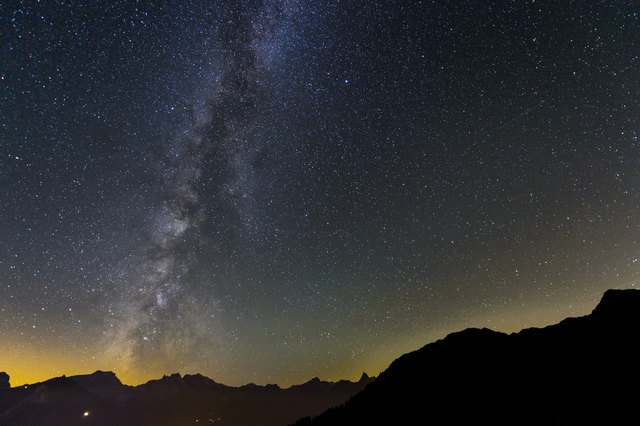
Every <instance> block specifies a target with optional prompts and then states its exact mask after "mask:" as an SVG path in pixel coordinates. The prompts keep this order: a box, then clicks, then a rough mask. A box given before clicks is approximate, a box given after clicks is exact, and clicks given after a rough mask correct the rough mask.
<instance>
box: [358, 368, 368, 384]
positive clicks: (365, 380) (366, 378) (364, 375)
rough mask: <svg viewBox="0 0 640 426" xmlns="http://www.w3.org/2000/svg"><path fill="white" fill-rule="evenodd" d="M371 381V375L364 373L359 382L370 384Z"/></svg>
mask: <svg viewBox="0 0 640 426" xmlns="http://www.w3.org/2000/svg"><path fill="white" fill-rule="evenodd" d="M369 381H371V377H369V375H368V374H367V373H365V372H364V371H363V372H362V376H360V380H358V382H359V383H362V382H369Z"/></svg>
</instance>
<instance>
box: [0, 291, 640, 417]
mask: <svg viewBox="0 0 640 426" xmlns="http://www.w3.org/2000/svg"><path fill="white" fill-rule="evenodd" d="M345 401H347V402H346V403H345ZM340 404H343V405H340ZM330 407H333V408H330ZM324 410H326V411H324ZM323 411H324V412H323ZM320 413H321V414H320ZM298 419H301V420H298ZM296 420H298V421H297V423H295V425H296V426H329V425H331V426H340V425H444V424H446V425H470V424H481V425H484V424H487V425H640V291H638V290H609V291H607V292H606V293H605V294H604V296H603V298H602V300H601V302H600V303H599V304H598V306H597V307H596V308H595V309H594V311H593V312H592V313H591V314H590V315H587V316H584V317H580V318H568V319H565V320H564V321H562V322H560V323H559V324H556V325H552V326H549V327H545V328H542V329H538V328H530V329H526V330H522V331H520V332H519V333H512V334H509V335H508V334H504V333H499V332H495V331H492V330H489V329H486V328H485V329H467V330H464V331H461V332H459V333H453V334H450V335H449V336H447V337H446V338H444V339H442V340H438V341H437V342H434V343H430V344H428V345H426V346H424V347H423V348H421V349H418V350H417V351H414V352H411V353H409V354H406V355H403V356H401V357H400V358H398V359H397V360H395V361H394V362H393V363H392V364H391V365H390V366H389V368H388V369H387V370H386V371H384V372H383V373H381V374H380V376H379V377H378V378H377V379H375V380H374V379H372V378H369V377H368V376H367V375H366V374H363V375H362V378H361V379H360V381H358V382H349V381H340V382H337V383H331V382H323V381H320V380H319V379H317V378H315V379H312V380H310V381H309V382H307V383H304V384H302V385H298V386H292V387H290V388H287V389H281V388H280V387H278V386H276V385H267V386H257V385H253V384H250V385H245V386H241V387H229V386H225V385H222V384H219V383H216V382H215V381H213V380H211V379H209V378H207V377H204V376H201V375H198V374H197V375H186V376H184V377H183V376H180V375H178V374H174V375H171V376H165V377H163V378H162V379H160V380H152V381H150V382H147V383H145V384H143V385H140V386H136V387H131V386H126V385H123V384H122V383H121V382H120V380H118V378H117V377H116V376H115V374H114V373H111V372H101V371H97V372H95V373H93V374H89V375H82V376H72V377H64V376H63V377H58V378H55V379H51V380H47V381H46V382H42V383H37V384H33V385H27V386H21V387H16V388H10V387H9V377H8V376H7V375H6V374H5V373H0V426H13V425H21V426H27V425H51V426H56V425H69V426H73V425H123V426H127V425H159V426H163V425H166V426H174V425H175V426H177V425H187V424H215V425H238V426H240V425H244V426H249V425H259V426H271V425H273V426H275V425H287V424H291V423H293V422H296Z"/></svg>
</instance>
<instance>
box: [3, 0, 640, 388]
mask: <svg viewBox="0 0 640 426" xmlns="http://www.w3.org/2000/svg"><path fill="white" fill-rule="evenodd" d="M639 6H640V5H639V4H637V3H636V2H628V1H610V2H604V1H579V0H575V1H574V0H569V1H567V2H562V5H561V6H560V4H559V2H557V1H543V0H527V1H519V0H513V1H497V0H493V1H487V2H477V1H465V0H462V1H456V2H451V1H440V0H434V1H422V2H420V1H413V2H394V1H383V0H366V1H364V0H350V1H315V0H314V1H305V0H264V1H262V2H261V1H253V0H251V1H250V0H244V1H224V2H223V1H218V2H215V1H204V0H200V1H198V0H193V1H168V0H167V1H154V2H151V1H134V0H130V1H124V0H114V1H109V2H106V1H105V2H95V1H73V0H64V1H63V0H58V1H53V0H42V1H18V0H9V1H8V2H2V3H0V67H1V68H0V342H1V344H0V371H2V370H5V371H7V372H8V373H9V374H10V375H11V377H12V384H13V385H17V384H21V383H25V382H34V381H39V380H44V379H47V378H49V377H53V376H56V375H61V374H67V375H70V374H81V373H88V372H92V371H94V370H96V369H102V370H111V371H114V372H116V373H117V374H118V376H119V377H120V378H121V379H122V380H123V382H125V383H128V384H138V383H141V382H144V381H146V380H148V379H151V378H157V377H160V376H162V375H163V374H168V373H172V372H181V373H196V372H199V373H202V374H205V375H207V376H209V377H211V378H213V379H215V380H216V381H219V382H223V383H226V384H231V385H240V384H244V383H248V382H255V383H258V384H265V383H278V384H280V385H290V384H292V383H300V382H303V381H306V380H308V379H310V378H311V377H313V376H319V377H321V378H322V379H328V380H337V379H343V378H347V379H357V378H358V377H359V376H360V374H361V373H362V371H366V372H367V373H368V374H370V375H377V374H378V373H379V372H380V371H381V370H383V369H385V368H386V367H387V366H388V365H389V363H390V362H391V361H392V360H393V359H395V358H396V357H398V356H399V355H401V354H403V353H405V352H407V351H410V350H413V349H417V348H418V347H421V346H422V345H424V344H426V343H428V342H430V341H433V340H435V339H438V338H442V337H444V336H445V335H446V334H447V333H449V332H452V331H456V330H460V329H462V328H466V327H471V326H474V327H490V328H493V329H496V330H501V331H507V332H510V331H517V330H519V329H521V328H523V327H528V326H544V325H547V324H550V323H553V322H557V321H558V320H560V319H562V318H564V317H566V316H577V315H584V314H586V313H588V312H590V311H591V309H593V307H594V306H595V304H596V303H597V300H599V297H600V296H601V294H602V292H603V291H604V290H605V289H607V288H626V287H634V286H636V283H637V282H638V280H639V279H640V262H638V258H639V257H640V217H639V214H640V197H639V190H640V140H639V137H640V125H639V123H638V117H640V83H639V82H640V39H639V38H638V34H640V22H639V19H640V17H639V13H640V7H639Z"/></svg>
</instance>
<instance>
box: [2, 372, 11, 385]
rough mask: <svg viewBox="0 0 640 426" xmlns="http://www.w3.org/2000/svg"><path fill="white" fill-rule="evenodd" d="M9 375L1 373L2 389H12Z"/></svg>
mask: <svg viewBox="0 0 640 426" xmlns="http://www.w3.org/2000/svg"><path fill="white" fill-rule="evenodd" d="M10 387H11V385H10V384H9V375H8V374H7V373H5V372H0V389H6V388H10Z"/></svg>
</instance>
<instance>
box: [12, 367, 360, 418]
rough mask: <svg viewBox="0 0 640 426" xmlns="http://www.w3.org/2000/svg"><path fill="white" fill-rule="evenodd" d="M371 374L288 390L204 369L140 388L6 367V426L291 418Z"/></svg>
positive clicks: (329, 402) (100, 377) (314, 410)
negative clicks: (37, 375) (225, 379)
mask: <svg viewBox="0 0 640 426" xmlns="http://www.w3.org/2000/svg"><path fill="white" fill-rule="evenodd" d="M371 380H372V379H370V378H369V377H368V376H366V375H363V377H362V379H361V380H360V381H359V382H349V381H340V382H337V383H332V382H324V381H321V380H319V379H317V378H314V379H312V380H310V381H309V382H307V383H304V384H302V385H297V386H292V387H290V388H287V389H281V388H280V387H279V386H277V385H267V386H258V385H254V384H249V385H245V386H241V387H231V386H225V385H223V384H220V383H216V382H215V381H214V380H212V379H209V378H208V377H205V376H202V375H199V374H196V375H185V376H180V375H179V374H173V375H171V376H164V377H163V378H162V379H159V380H151V381H149V382H147V383H145V384H142V385H140V386H135V387H133V386H126V385H123V384H122V383H121V382H120V380H118V378H117V377H116V375H115V374H114V373H112V372H103V371H96V372H95V373H93V374H88V375H80V376H71V377H65V376H63V377H57V378H54V379H50V380H47V381H45V382H42V383H36V384H32V385H26V386H20V387H15V388H10V387H9V376H8V375H7V374H6V373H0V426H14V425H20V426H27V425H47V426H56V425H69V426H73V425H95V426H99V425H105V426H106V425H123V426H127V425H160V426H162V425H166V426H174V425H185V424H216V425H238V426H239V425H266V426H270V425H273V426H275V425H287V424H290V423H292V422H294V421H296V420H297V419H299V418H301V417H304V416H309V415H317V414H320V413H321V412H322V411H324V410H326V409H327V408H330V407H332V406H336V405H339V404H342V403H344V402H345V401H346V400H347V399H348V398H349V397H350V396H352V395H354V394H355V393H357V392H358V391H360V390H362V389H363V388H364V387H365V386H366V385H367V384H368V383H369V382H370V381H371ZM85 414H86V415H85Z"/></svg>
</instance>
